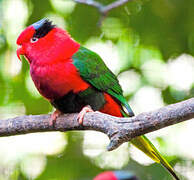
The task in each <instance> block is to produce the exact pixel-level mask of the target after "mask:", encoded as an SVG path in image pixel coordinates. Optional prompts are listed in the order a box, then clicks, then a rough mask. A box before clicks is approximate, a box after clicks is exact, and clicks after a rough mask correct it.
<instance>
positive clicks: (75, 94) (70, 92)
mask: <svg viewBox="0 0 194 180" xmlns="http://www.w3.org/2000/svg"><path fill="white" fill-rule="evenodd" d="M17 44H18V45H19V47H18V49H17V56H18V58H20V55H24V56H25V58H26V59H27V60H28V62H29V64H30V74H31V77H32V80H33V81H34V84H35V86H36V88H37V89H38V91H39V92H40V94H41V95H42V96H43V97H45V98H46V99H47V100H48V101H50V103H51V104H52V105H53V106H54V107H55V108H56V109H57V111H55V113H53V115H52V119H53V120H56V118H57V116H58V115H59V114H60V113H75V112H80V111H81V112H80V114H79V122H80V123H82V120H83V116H84V114H85V113H86V112H88V111H92V110H94V111H100V112H103V113H107V114H110V115H113V116H118V117H126V116H133V115H134V113H133V111H132V110H131V108H130V106H129V104H128V102H127V101H126V99H125V98H124V97H123V92H122V89H121V86H120V85H119V82H118V80H117V77H116V76H115V75H114V74H113V73H112V72H111V71H110V70H109V69H108V67H107V66H106V65H105V63H104V62H103V60H102V59H101V58H100V56H99V55H98V54H96V53H95V52H92V51H90V50H89V49H87V48H85V47H83V46H81V45H80V44H79V43H77V42H75V41H74V40H73V39H72V38H71V37H70V35H69V34H68V33H67V32H66V31H65V30H63V29H61V28H58V27H56V26H55V25H53V24H52V22H51V21H49V20H48V19H42V20H40V21H38V22H36V23H34V24H32V25H30V26H29V27H27V28H26V29H25V30H24V31H23V32H22V33H21V34H20V35H19V37H18V39H17ZM123 106H124V107H125V108H126V110H127V112H125V111H124V109H123ZM131 143H132V144H133V145H135V146H136V147H137V148H139V149H140V150H141V151H143V152H144V153H145V154H146V155H147V156H149V157H150V158H151V159H153V160H154V161H155V162H157V163H161V164H162V165H163V166H164V167H165V168H166V169H167V170H168V171H169V172H170V173H171V174H172V175H173V176H174V177H175V179H177V180H178V179H179V178H178V177H177V176H176V174H175V172H174V170H173V168H172V167H171V166H170V164H169V163H168V162H167V161H166V160H165V159H164V158H163V157H162V156H161V155H160V153H159V152H158V151H157V150H156V148H155V147H154V146H153V144H152V143H151V142H150V141H149V140H148V139H147V138H146V137H145V136H141V137H137V138H135V139H133V140H132V141H131Z"/></svg>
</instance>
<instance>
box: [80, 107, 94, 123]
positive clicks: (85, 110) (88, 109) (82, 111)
mask: <svg viewBox="0 0 194 180" xmlns="http://www.w3.org/2000/svg"><path fill="white" fill-rule="evenodd" d="M87 112H94V111H93V110H92V108H91V107H90V106H85V107H83V109H82V110H81V111H80V113H79V114H78V117H77V119H78V122H79V124H80V125H83V119H84V116H85V114H86V113H87Z"/></svg>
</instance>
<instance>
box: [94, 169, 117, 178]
mask: <svg viewBox="0 0 194 180" xmlns="http://www.w3.org/2000/svg"><path fill="white" fill-rule="evenodd" d="M93 180H117V177H116V176H115V174H114V173H113V172H112V171H106V172H104V173H101V174H99V175H98V176H96V177H95V178H94V179H93Z"/></svg>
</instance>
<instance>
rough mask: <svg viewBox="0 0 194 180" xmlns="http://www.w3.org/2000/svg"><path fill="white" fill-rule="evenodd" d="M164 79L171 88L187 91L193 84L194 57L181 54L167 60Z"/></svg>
mask: <svg viewBox="0 0 194 180" xmlns="http://www.w3.org/2000/svg"><path fill="white" fill-rule="evenodd" d="M167 66H168V72H169V74H168V76H167V77H166V80H167V81H168V82H169V84H170V85H171V86H173V88H176V89H178V90H185V91H188V90H190V88H191V87H192V84H194V58H193V57H192V56H190V55H187V54H183V55H181V56H179V57H178V58H176V59H171V60H169V63H168V64H167Z"/></svg>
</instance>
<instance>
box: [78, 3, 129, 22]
mask: <svg viewBox="0 0 194 180" xmlns="http://www.w3.org/2000/svg"><path fill="white" fill-rule="evenodd" d="M74 1H75V2H76V3H80V4H86V5H89V6H93V7H95V8H97V9H98V11H99V12H100V13H101V15H102V17H101V19H100V21H99V23H98V24H99V25H101V23H102V21H103V20H104V18H105V17H106V15H107V14H108V12H109V11H111V10H112V9H114V8H117V7H119V6H122V5H123V4H125V3H127V2H129V1H132V0H117V1H114V2H112V3H110V4H108V5H103V4H101V3H99V2H97V1H94V0H74Z"/></svg>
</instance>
